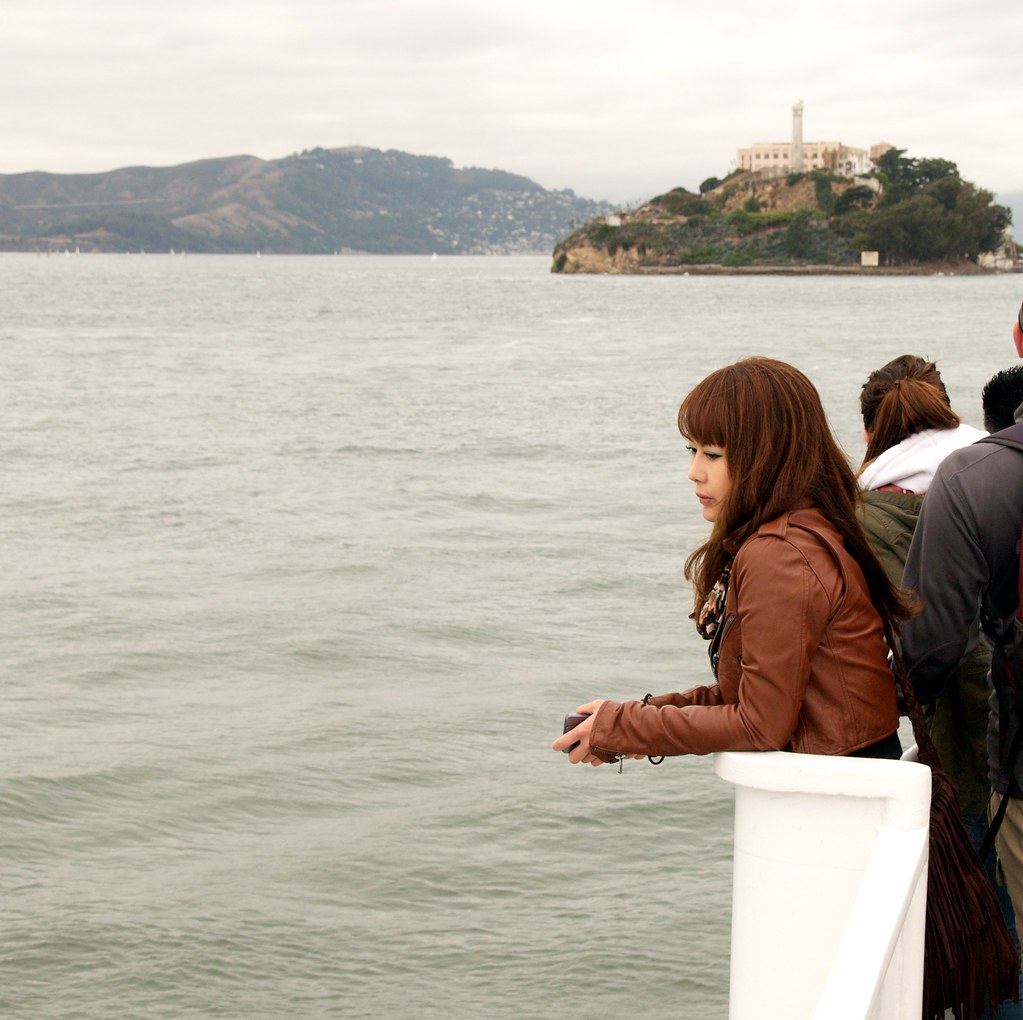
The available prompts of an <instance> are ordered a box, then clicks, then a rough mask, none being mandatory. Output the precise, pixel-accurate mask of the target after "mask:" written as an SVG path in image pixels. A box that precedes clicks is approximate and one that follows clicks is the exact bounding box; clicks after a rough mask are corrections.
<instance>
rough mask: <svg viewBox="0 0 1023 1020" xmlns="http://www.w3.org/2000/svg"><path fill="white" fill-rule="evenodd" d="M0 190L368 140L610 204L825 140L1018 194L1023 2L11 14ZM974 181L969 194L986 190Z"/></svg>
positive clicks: (42, 5) (535, 3)
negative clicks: (795, 126)
mask: <svg viewBox="0 0 1023 1020" xmlns="http://www.w3.org/2000/svg"><path fill="white" fill-rule="evenodd" d="M0 18H2V25H0V28H2V31H0V87H3V88H5V89H6V91H7V94H8V95H17V96H18V102H17V103H16V104H7V105H6V107H5V109H4V111H3V113H2V114H0V117H2V120H0V126H2V129H3V132H4V139H5V145H4V150H3V155H2V157H0V172H7V173H11V172H17V171H21V170H28V169H47V170H53V171H58V172H73V171H95V170H102V169H110V168H113V167H115V166H122V165H128V164H138V163H150V164H155V165H166V164H171V163H177V162H184V161H187V160H191V159H198V158H203V157H208V156H219V155H231V154H235V153H242V152H247V153H251V154H253V155H257V156H261V157H263V158H276V157H279V156H283V155H287V154H288V153H289V152H293V151H296V150H299V149H302V148H310V147H313V146H317V145H322V146H326V147H335V146H341V145H347V144H366V145H372V146H375V147H379V148H398V149H406V150H408V151H411V152H416V153H420V154H431V155H439V156H448V157H449V158H451V159H452V160H453V161H454V162H455V163H456V164H458V165H477V166H489V167H499V168H501V169H506V170H511V171H513V172H516V173H522V174H525V175H527V176H530V177H533V178H534V179H536V180H538V181H539V182H540V183H542V184H544V185H545V186H547V187H572V188H574V189H575V190H576V191H577V192H578V193H580V194H584V195H587V196H589V197H594V198H611V199H613V200H616V201H624V200H629V199H639V198H642V197H649V196H650V195H651V194H653V193H655V192H656V191H659V190H667V188H669V187H674V186H676V185H680V184H683V185H686V186H689V187H695V186H696V184H698V183H699V181H700V180H702V179H703V178H704V177H706V176H710V175H721V174H723V173H725V172H727V170H728V169H729V166H730V164H731V161H732V160H734V158H735V150H736V149H737V148H738V147H740V146H743V145H747V144H749V143H750V142H753V141H761V140H774V139H784V138H787V137H788V136H789V134H790V131H791V112H790V111H791V106H792V103H793V102H794V101H795V100H796V99H798V98H802V99H804V101H805V103H806V111H805V116H804V127H805V133H806V136H807V137H808V138H810V137H812V138H818V139H819V138H825V139H833V140H841V141H844V142H846V144H851V145H859V146H868V145H870V144H871V143H873V142H876V141H880V140H886V141H889V142H892V143H893V144H896V145H898V146H899V147H901V148H906V149H907V150H909V152H910V154H911V155H927V156H942V157H944V158H948V159H951V160H953V161H955V162H957V163H958V164H959V166H960V169H961V170H962V172H963V173H964V175H965V176H968V177H970V179H974V180H976V181H977V183H979V184H981V185H982V186H986V187H989V188H992V189H994V190H998V189H1010V190H1011V189H1015V190H1023V187H1016V182H1018V181H1019V180H1020V175H1019V172H1018V170H1017V168H1016V166H1015V161H1014V159H1013V158H1012V155H1011V154H1010V153H1008V151H1007V149H1008V146H1007V145H1006V137H1007V136H1008V135H1009V134H1010V132H1011V129H1012V126H1013V125H1014V124H1015V120H1016V118H1015V117H1014V114H1015V112H1016V107H1017V106H1018V103H1017V102H1016V100H1015V98H1014V96H1013V95H1012V93H1011V91H1010V89H1011V81H1009V80H1008V72H1007V70H1006V68H1007V66H1008V65H1007V62H1006V58H1005V57H1000V56H999V54H998V53H997V50H996V49H995V46H996V45H997V43H998V41H999V40H1008V39H1017V38H1021V37H1023V5H1018V4H1017V3H1016V0H996V2H994V3H990V4H987V5H985V16H984V17H983V18H979V17H968V16H966V15H965V14H964V12H963V10H962V7H961V4H958V3H952V2H948V0H933V2H928V3H925V2H923V0H903V2H901V3H899V4H898V5H895V4H892V3H890V2H885V3H882V2H880V0H865V2H864V3H862V4H860V5H857V6H856V7H848V6H845V7H842V6H838V5H821V4H819V3H810V2H789V3H781V4H776V5H766V4H763V3H759V2H757V3H753V2H748V0H735V2H733V3H732V4H730V5H728V6H727V7H721V6H717V7H715V6H713V5H709V4H706V3H701V4H696V3H692V2H690V3H685V2H683V3H679V2H678V0H671V2H667V0H633V2H632V3H630V4H629V5H627V6H623V5H621V4H620V3H615V4H611V3H609V2H606V0H590V2H585V0H562V2H559V3H557V4H552V3H550V2H549V0H544V2H541V0H520V2H519V3H516V4H507V3H504V2H498V0H473V2H469V0H435V2H434V3H432V4H423V3H421V2H419V0H389V2H387V3H380V2H379V0H293V2H290V3H285V2H282V0H248V2H246V3H241V2H240V0H177V2H175V3H174V4H173V5H170V4H139V3H137V0H90V3H88V4H82V3H80V2H78V0H35V2H32V0H12V2H11V3H9V4H8V5H7V6H6V7H5V9H4V12H3V14H2V15H0ZM971 175H972V176H971Z"/></svg>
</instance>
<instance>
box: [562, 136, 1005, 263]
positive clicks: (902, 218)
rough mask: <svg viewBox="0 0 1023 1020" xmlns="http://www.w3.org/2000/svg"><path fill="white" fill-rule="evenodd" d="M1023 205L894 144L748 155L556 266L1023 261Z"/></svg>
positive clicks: (587, 229)
mask: <svg viewBox="0 0 1023 1020" xmlns="http://www.w3.org/2000/svg"><path fill="white" fill-rule="evenodd" d="M1011 223H1012V213H1011V212H1010V210H1009V209H1008V208H1006V207H1005V206H1001V205H997V204H995V202H994V196H993V194H992V193H991V192H990V191H987V190H985V189H983V188H978V187H977V186H976V185H975V184H973V183H972V182H970V181H966V180H963V179H962V177H961V176H960V174H959V170H958V167H957V166H956V164H955V163H953V162H951V161H949V160H946V159H939V158H923V159H916V158H910V157H908V156H907V155H906V150H905V149H898V148H895V147H894V146H888V147H886V148H884V150H883V151H881V152H880V153H879V154H878V155H877V158H876V160H875V161H874V162H873V163H872V164H871V166H870V169H868V170H866V171H864V170H863V169H862V168H857V170H856V171H853V172H850V171H849V170H847V169H846V168H845V167H844V166H841V165H835V164H834V163H833V164H832V165H831V166H817V167H815V168H814V169H811V170H807V171H791V170H779V169H777V168H764V169H749V168H745V167H742V166H740V167H739V168H737V169H736V170H734V171H733V172H731V173H730V174H728V175H727V176H726V177H724V178H723V179H718V178H716V177H711V178H708V179H707V180H705V181H704V182H703V183H702V184H701V185H700V187H699V191H698V193H697V192H691V191H688V190H687V189H686V188H681V187H680V188H675V189H673V190H672V191H669V192H667V193H665V194H663V195H658V196H657V197H655V198H652V199H650V201H649V202H646V203H644V204H643V205H641V206H640V207H638V208H636V209H631V210H620V211H617V212H613V213H610V214H607V215H601V216H597V217H595V218H593V219H590V220H589V221H587V222H586V223H584V224H583V225H582V226H581V227H579V228H578V229H576V230H574V231H573V232H572V233H571V234H569V235H568V236H567V237H565V238H564V239H563V240H561V241H559V242H558V243H557V244H556V246H555V248H554V253H553V262H552V265H551V271H552V272H555V273H633V274H646V273H691V274H696V273H864V274H866V273H901V274H909V273H939V272H946V273H948V272H958V273H983V272H1007V271H1014V270H1017V269H1018V268H1019V259H1018V255H1017V250H1016V244H1015V242H1014V240H1013V238H1012V235H1011V230H1010V228H1011Z"/></svg>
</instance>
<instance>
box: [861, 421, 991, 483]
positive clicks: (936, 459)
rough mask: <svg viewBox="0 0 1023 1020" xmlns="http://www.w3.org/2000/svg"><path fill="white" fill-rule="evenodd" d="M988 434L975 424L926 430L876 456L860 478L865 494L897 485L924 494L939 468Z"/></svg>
mask: <svg viewBox="0 0 1023 1020" xmlns="http://www.w3.org/2000/svg"><path fill="white" fill-rule="evenodd" d="M986 435H987V433H986V432H984V431H983V430H982V429H975V428H974V427H973V426H972V425H960V426H958V427H957V428H954V429H924V430H923V431H922V432H915V433H914V434H913V435H911V436H909V437H907V438H906V439H903V440H902V442H901V443H896V445H895V446H892V447H890V448H889V449H887V450H885V451H884V453H882V454H880V455H878V456H877V457H875V458H874V459H873V460H872V461H871V462H870V463H869V464H868V465H867V466H866V467H865V468H864V469H863V472H862V474H861V475H860V476H859V483H860V488H861V489H863V490H864V491H868V490H870V489H880V488H881V486H883V485H897V486H898V487H899V488H900V489H905V490H906V491H907V492H915V493H917V494H918V495H923V493H925V492H926V491H927V489H928V488H929V487H930V484H931V480H932V479H933V478H934V472H935V471H936V470H937V469H938V465H939V464H940V463H941V462H942V461H943V460H944V459H945V458H946V457H947V456H948V455H949V454H950V453H951V452H952V451H953V450H958V449H959V448H960V447H961V446H970V445H971V444H972V443H975V442H977V440H978V439H983V438H984V436H986Z"/></svg>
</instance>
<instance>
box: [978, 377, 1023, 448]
mask: <svg viewBox="0 0 1023 1020" xmlns="http://www.w3.org/2000/svg"><path fill="white" fill-rule="evenodd" d="M980 402H981V404H982V405H983V407H984V428H986V429H987V430H988V432H1001V431H1002V429H1007V428H1008V427H1009V426H1010V425H1015V423H1016V408H1017V407H1019V405H1020V404H1023V365H1013V366H1012V368H1004V369H1002V371H1001V372H996V373H995V374H994V375H993V376H992V377H991V378H990V379H988V381H987V382H986V383H984V388H983V389H982V390H981V391H980Z"/></svg>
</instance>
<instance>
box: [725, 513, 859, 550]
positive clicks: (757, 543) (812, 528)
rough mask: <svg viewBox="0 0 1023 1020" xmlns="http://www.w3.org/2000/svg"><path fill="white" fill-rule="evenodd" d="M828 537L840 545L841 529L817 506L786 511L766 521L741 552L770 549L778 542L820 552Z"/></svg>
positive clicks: (744, 544)
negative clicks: (819, 549) (744, 550)
mask: <svg viewBox="0 0 1023 1020" xmlns="http://www.w3.org/2000/svg"><path fill="white" fill-rule="evenodd" d="M827 538H830V539H832V540H835V541H838V542H841V536H840V535H839V532H838V529H837V528H836V527H835V525H834V524H833V523H832V522H831V521H830V520H829V519H828V518H827V517H826V516H825V515H824V514H823V513H822V512H821V511H820V510H819V509H817V507H804V508H801V509H799V510H787V511H786V512H785V513H783V514H779V515H778V516H777V517H775V518H773V519H772V520H770V521H765V522H764V523H763V524H761V525H760V527H759V528H757V530H756V531H755V532H754V534H753V535H752V536H751V539H750V540H748V541H746V542H745V543H743V546H742V549H746V547H747V546H749V547H750V549H749V552H753V551H754V550H755V549H758V548H761V549H765V548H766V549H769V548H770V546H771V545H772V543H777V542H778V541H779V540H780V541H781V542H784V543H787V544H789V545H793V546H796V547H797V548H800V549H805V548H810V549H817V548H820V546H821V542H822V541H824V540H826V539H827ZM742 549H740V552H741V551H742Z"/></svg>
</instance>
